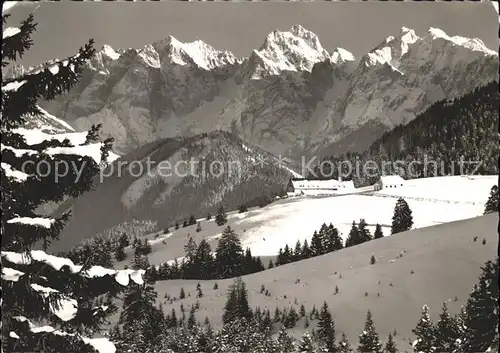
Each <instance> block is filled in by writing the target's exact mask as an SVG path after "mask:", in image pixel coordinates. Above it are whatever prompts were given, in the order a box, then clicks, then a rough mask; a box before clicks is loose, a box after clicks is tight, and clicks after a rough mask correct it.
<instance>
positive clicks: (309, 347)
mask: <svg viewBox="0 0 500 353" xmlns="http://www.w3.org/2000/svg"><path fill="white" fill-rule="evenodd" d="M297 352H298V353H315V352H316V347H315V345H314V342H313V340H312V337H311V335H310V334H309V332H307V331H306V332H304V333H303V334H302V337H301V338H300V342H299V344H298V346H297Z"/></svg>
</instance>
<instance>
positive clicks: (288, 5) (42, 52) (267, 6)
mask: <svg viewBox="0 0 500 353" xmlns="http://www.w3.org/2000/svg"><path fill="white" fill-rule="evenodd" d="M36 6H39V7H38V8H37V9H36V11H35V20H36V21H37V22H38V30H37V32H36V33H35V35H34V36H33V40H34V43H35V45H34V47H33V48H32V49H31V50H30V51H29V52H28V53H27V54H26V56H25V58H24V60H23V64H25V65H33V64H37V63H40V62H42V61H45V60H48V59H51V58H54V57H58V58H62V57H65V56H68V55H72V54H73V53H75V51H76V50H77V48H78V47H79V46H81V45H82V44H84V43H85V42H86V41H87V40H88V39H89V38H90V37H92V38H94V39H95V42H96V48H99V47H100V46H102V45H103V44H109V45H111V46H112V47H114V48H128V47H136V48H137V47H141V46H143V45H145V44H149V43H152V42H153V41H155V40H159V39H163V38H165V37H167V36H168V35H173V36H174V37H176V38H177V39H179V40H181V41H193V40H196V39H201V40H203V41H205V42H207V43H209V44H211V45H212V46H214V47H216V48H218V49H225V50H230V51H232V52H233V53H234V54H236V55H238V56H248V55H249V54H250V53H251V51H252V49H257V48H258V47H259V46H260V45H261V44H262V43H263V42H264V39H265V37H266V35H267V34H268V33H269V32H271V31H272V30H273V29H279V30H287V29H289V28H290V27H291V26H292V25H294V24H301V25H302V26H304V27H305V28H307V29H309V30H311V31H313V32H315V33H316V34H317V35H318V36H319V39H320V41H321V43H322V45H323V46H324V47H325V48H326V49H327V50H328V51H332V50H333V49H334V48H335V47H342V48H345V49H347V50H349V51H351V52H352V53H353V54H354V55H356V56H359V55H362V54H365V53H366V52H367V51H369V50H370V49H371V48H373V47H374V46H375V45H377V44H378V43H380V42H381V41H382V40H383V39H385V38H386V37H387V36H389V35H397V34H398V33H399V31H400V28H401V27H402V26H406V27H409V28H412V29H414V30H415V31H416V32H417V35H420V36H422V35H424V34H425V32H426V31H427V29H428V28H429V27H438V28H441V29H442V30H444V31H445V32H447V33H448V34H449V35H462V36H466V37H478V38H480V39H482V40H483V41H484V42H485V44H486V45H487V46H488V47H489V48H490V49H492V50H495V51H498V15H497V14H496V12H495V10H494V9H493V6H491V4H488V3H485V2H480V3H476V2H426V1H423V2H413V1H412V2H393V1H388V2H380V1H374V2H240V3H235V2H215V3H214V2H210V3H204V2H166V1H165V2H163V1H160V2H97V3H91V2H47V3H39V4H33V3H31V4H30V3H24V4H20V5H18V6H16V7H14V8H13V9H11V11H10V13H11V14H12V17H11V19H10V22H9V24H12V25H14V24H15V23H16V22H17V21H18V20H20V19H22V18H24V17H26V16H27V15H28V14H29V13H30V12H31V11H33V9H34V8H35V7H36Z"/></svg>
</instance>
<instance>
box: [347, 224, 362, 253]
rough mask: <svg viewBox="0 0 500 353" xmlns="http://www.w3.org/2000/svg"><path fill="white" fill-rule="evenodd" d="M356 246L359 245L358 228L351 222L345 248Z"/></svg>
mask: <svg viewBox="0 0 500 353" xmlns="http://www.w3.org/2000/svg"><path fill="white" fill-rule="evenodd" d="M358 244H361V239H360V236H359V231H358V227H357V226H356V222H354V221H352V226H351V230H350V231H349V235H348V236H347V239H346V240H345V247H346V248H347V247H350V246H354V245H358Z"/></svg>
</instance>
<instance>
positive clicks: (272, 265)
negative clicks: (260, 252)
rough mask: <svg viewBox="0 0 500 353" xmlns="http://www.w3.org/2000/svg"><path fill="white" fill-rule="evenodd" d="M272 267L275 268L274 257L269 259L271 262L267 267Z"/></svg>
mask: <svg viewBox="0 0 500 353" xmlns="http://www.w3.org/2000/svg"><path fill="white" fill-rule="evenodd" d="M271 268H274V262H273V259H270V260H269V264H268V265H267V269H268V270H270V269H271Z"/></svg>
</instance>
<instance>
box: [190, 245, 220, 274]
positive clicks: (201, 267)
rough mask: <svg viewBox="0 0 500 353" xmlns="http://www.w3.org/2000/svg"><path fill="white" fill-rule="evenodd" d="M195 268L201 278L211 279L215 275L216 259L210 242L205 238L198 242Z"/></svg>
mask: <svg viewBox="0 0 500 353" xmlns="http://www.w3.org/2000/svg"><path fill="white" fill-rule="evenodd" d="M193 268H194V269H195V270H196V271H198V272H197V273H198V275H199V277H200V279H211V278H213V276H214V275H215V259H214V256H213V255H212V248H211V247H210V244H208V242H207V241H206V240H205V239H203V240H202V241H200V244H198V249H197V250H196V257H195V259H194V266H193Z"/></svg>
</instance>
